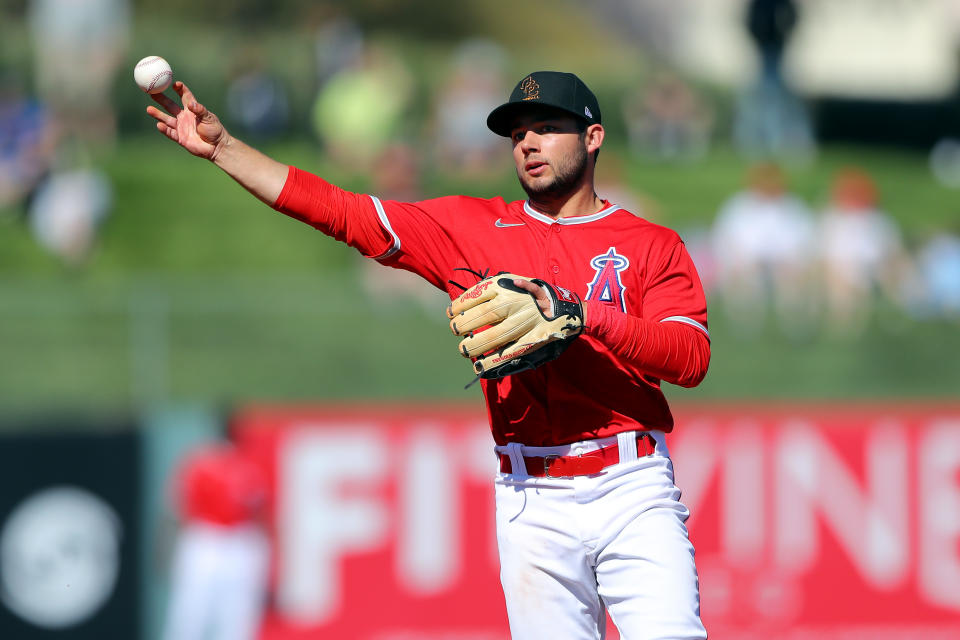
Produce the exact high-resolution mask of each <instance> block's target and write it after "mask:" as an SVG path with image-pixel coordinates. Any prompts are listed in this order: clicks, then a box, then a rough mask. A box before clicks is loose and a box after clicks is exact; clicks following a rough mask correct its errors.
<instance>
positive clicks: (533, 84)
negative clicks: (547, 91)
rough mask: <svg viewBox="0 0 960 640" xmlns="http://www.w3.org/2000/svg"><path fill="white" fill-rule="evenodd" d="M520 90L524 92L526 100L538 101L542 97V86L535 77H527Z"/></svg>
mask: <svg viewBox="0 0 960 640" xmlns="http://www.w3.org/2000/svg"><path fill="white" fill-rule="evenodd" d="M520 90H521V91H523V94H524V96H523V99H524V100H537V99H538V98H539V97H540V85H539V84H537V81H536V80H534V79H533V76H527V77H526V78H524V79H523V82H521V83H520Z"/></svg>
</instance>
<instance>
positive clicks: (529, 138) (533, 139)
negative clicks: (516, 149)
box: [518, 131, 540, 153]
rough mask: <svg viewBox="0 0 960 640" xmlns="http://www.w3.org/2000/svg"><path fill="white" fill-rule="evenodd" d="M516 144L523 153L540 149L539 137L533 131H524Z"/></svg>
mask: <svg viewBox="0 0 960 640" xmlns="http://www.w3.org/2000/svg"><path fill="white" fill-rule="evenodd" d="M518 144H519V145H520V149H522V150H523V152H524V153H530V152H531V151H536V150H537V149H539V148H540V137H539V136H538V135H537V134H536V132H534V131H525V132H524V134H523V137H522V138H521V139H520V142H519V143H518Z"/></svg>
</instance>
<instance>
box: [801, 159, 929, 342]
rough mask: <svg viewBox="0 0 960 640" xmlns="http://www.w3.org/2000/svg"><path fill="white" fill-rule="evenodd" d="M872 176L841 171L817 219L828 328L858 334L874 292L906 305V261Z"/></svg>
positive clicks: (898, 236)
mask: <svg viewBox="0 0 960 640" xmlns="http://www.w3.org/2000/svg"><path fill="white" fill-rule="evenodd" d="M878 200H879V194H878V192H877V186H876V184H875V183H874V181H873V178H872V177H871V176H870V175H869V174H867V173H866V172H865V171H863V170H861V169H858V168H847V169H843V170H841V171H839V172H838V173H837V174H836V176H835V177H834V180H833V185H832V191H831V200H830V202H829V204H828V205H827V207H826V208H825V210H824V212H823V215H822V217H821V220H820V231H819V244H820V250H821V258H822V261H823V268H824V278H825V280H824V287H825V294H826V305H827V308H826V311H827V326H828V328H830V329H832V330H834V331H838V332H841V333H849V332H854V333H855V332H859V331H860V330H861V329H862V328H863V327H864V324H865V322H866V320H867V318H868V316H869V314H870V311H871V310H872V308H873V305H874V304H875V303H876V302H877V295H878V294H879V295H880V296H882V298H884V299H886V300H888V301H890V302H893V303H895V304H896V305H898V306H901V307H906V305H907V301H908V298H907V295H908V291H907V286H906V285H907V283H908V282H909V279H910V261H909V258H908V255H907V253H906V250H905V249H904V246H903V239H902V236H901V232H900V228H899V226H898V225H897V223H896V221H895V220H894V219H893V218H892V217H891V216H890V215H889V214H888V213H886V212H885V211H882V210H881V209H879V207H878Z"/></svg>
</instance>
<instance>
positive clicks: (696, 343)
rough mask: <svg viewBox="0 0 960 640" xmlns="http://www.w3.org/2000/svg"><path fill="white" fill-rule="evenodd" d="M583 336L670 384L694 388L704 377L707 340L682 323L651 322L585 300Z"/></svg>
mask: <svg viewBox="0 0 960 640" xmlns="http://www.w3.org/2000/svg"><path fill="white" fill-rule="evenodd" d="M586 306H587V309H586V311H587V322H588V325H587V327H586V333H587V335H589V336H593V337H594V338H596V339H598V340H599V341H600V342H602V343H603V344H604V345H605V346H606V347H607V348H608V349H610V351H611V352H612V353H613V354H614V355H616V356H617V357H619V358H621V359H622V360H624V361H626V362H628V363H630V364H632V365H634V366H636V367H637V368H638V369H641V370H643V371H644V372H646V373H649V374H650V375H652V376H655V377H657V378H660V379H661V380H664V381H666V382H669V383H671V384H676V385H680V386H682V387H695V386H697V385H698V384H700V382H701V381H702V380H703V378H704V376H705V375H706V374H707V367H708V365H709V364H710V339H709V338H708V337H707V335H706V334H705V333H704V332H703V331H701V330H700V329H697V328H696V327H692V326H690V325H688V324H684V323H682V322H653V321H651V320H644V319H643V318H637V317H634V316H630V315H627V314H625V313H623V312H622V311H618V310H616V309H613V308H612V307H610V306H609V305H606V304H604V303H602V302H599V301H597V300H588V301H587V302H586Z"/></svg>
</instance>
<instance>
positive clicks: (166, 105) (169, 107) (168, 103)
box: [150, 93, 181, 116]
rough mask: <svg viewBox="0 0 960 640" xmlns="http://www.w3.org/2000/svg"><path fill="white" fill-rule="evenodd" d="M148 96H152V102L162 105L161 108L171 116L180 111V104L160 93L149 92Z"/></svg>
mask: <svg viewBox="0 0 960 640" xmlns="http://www.w3.org/2000/svg"><path fill="white" fill-rule="evenodd" d="M150 97H151V98H153V101H154V102H156V103H157V104H159V105H160V106H161V107H163V110H164V111H166V112H167V113H169V114H170V115H171V116H176V115H177V114H178V113H180V111H181V109H180V105H178V104H177V103H176V102H174V101H173V100H171V99H170V98H169V97H167V96H166V95H164V94H162V93H151V94H150ZM150 115H153V114H150Z"/></svg>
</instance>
